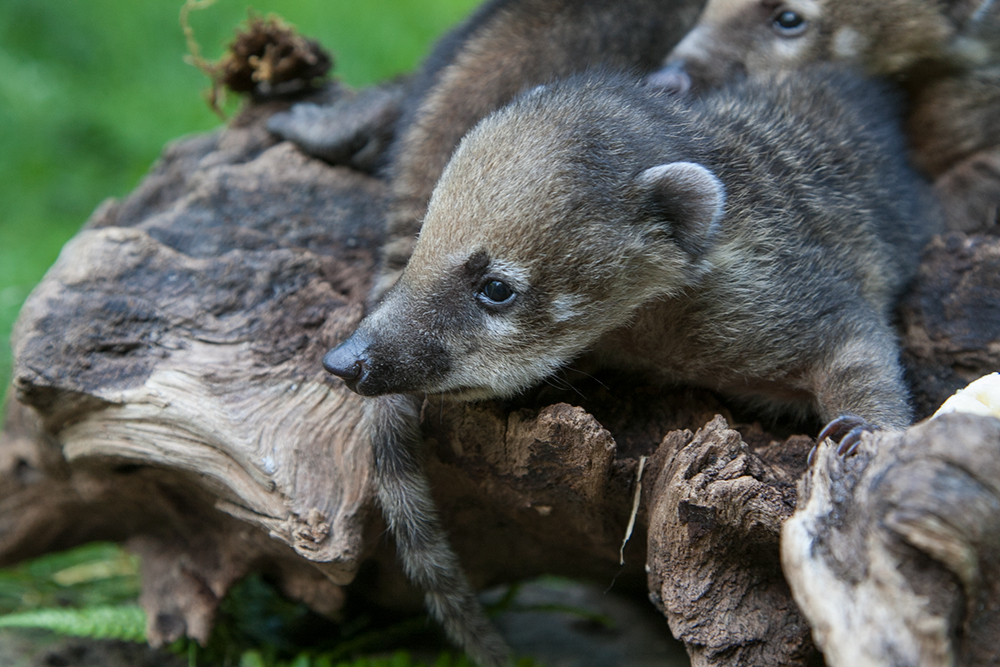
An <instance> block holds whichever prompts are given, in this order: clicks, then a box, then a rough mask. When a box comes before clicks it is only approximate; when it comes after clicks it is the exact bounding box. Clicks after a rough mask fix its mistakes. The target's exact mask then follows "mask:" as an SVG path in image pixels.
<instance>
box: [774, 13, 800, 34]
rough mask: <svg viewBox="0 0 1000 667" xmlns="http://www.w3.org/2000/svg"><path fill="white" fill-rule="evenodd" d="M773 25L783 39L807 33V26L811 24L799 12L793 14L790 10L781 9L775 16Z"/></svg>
mask: <svg viewBox="0 0 1000 667" xmlns="http://www.w3.org/2000/svg"><path fill="white" fill-rule="evenodd" d="M771 25H773V26H774V29H775V30H777V31H778V34H779V35H781V36H782V37H798V36H799V35H801V34H802V33H804V32H805V31H806V26H808V25H809V23H808V22H807V21H806V20H805V19H804V18H802V15H801V14H799V13H798V12H793V11H792V10H790V9H780V10H778V11H777V13H775V14H774V18H772V19H771Z"/></svg>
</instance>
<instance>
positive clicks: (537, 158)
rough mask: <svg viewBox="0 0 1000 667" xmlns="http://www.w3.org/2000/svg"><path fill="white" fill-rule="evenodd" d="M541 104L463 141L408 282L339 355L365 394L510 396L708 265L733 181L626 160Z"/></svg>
mask: <svg viewBox="0 0 1000 667" xmlns="http://www.w3.org/2000/svg"><path fill="white" fill-rule="evenodd" d="M525 106H528V107H533V106H534V105H533V104H527V105H525V104H521V105H517V106H516V107H515V109H514V110H510V108H508V109H507V110H504V111H502V112H500V113H499V114H496V115H494V116H492V117H490V118H488V119H487V120H485V121H483V122H482V123H480V125H479V126H477V128H475V129H474V130H473V131H472V132H471V133H470V134H469V135H468V136H467V137H466V138H465V139H464V140H463V142H462V144H461V145H460V146H459V148H458V150H457V151H456V153H455V155H454V157H453V158H452V160H451V162H450V163H449V166H448V168H447V169H446V170H445V172H444V174H443V176H442V178H441V180H440V182H439V183H438V186H437V188H436V189H435V191H434V195H433V197H432V198H431V202H430V205H429V208H428V212H427V216H426V219H425V221H424V223H423V227H422V229H421V233H420V238H419V240H418V242H417V245H416V248H415V249H414V252H413V255H412V257H411V259H410V261H409V263H408V264H407V266H406V269H405V270H404V272H403V274H402V276H401V277H400V279H399V281H398V282H397V284H396V285H395V286H394V287H393V288H392V289H391V290H390V291H389V292H388V293H387V295H386V297H385V298H384V300H383V301H382V302H381V303H380V304H379V305H378V306H377V307H376V309H375V310H374V311H373V312H372V313H371V314H369V315H368V316H367V317H366V318H365V319H364V320H363V321H362V323H361V324H360V326H359V327H358V330H357V331H356V332H355V333H354V334H353V335H352V336H351V338H349V339H348V340H347V341H345V342H344V343H343V344H341V345H340V346H339V347H337V348H335V349H333V350H332V351H331V352H329V353H328V354H327V356H326V357H325V358H324V366H325V367H326V368H327V370H328V371H330V372H331V373H333V374H335V375H337V376H339V377H341V378H343V379H344V380H345V381H346V382H347V383H348V386H349V387H351V388H352V389H353V390H355V391H357V392H358V393H360V394H363V395H377V394H384V393H429V394H449V395H452V396H454V397H456V398H459V399H463V400H476V399H480V398H486V397H499V396H510V395H512V394H515V393H517V392H519V391H521V390H523V389H525V388H527V387H529V386H531V385H533V384H536V383H537V382H539V381H540V380H542V379H543V378H544V377H545V376H547V375H549V374H550V373H551V372H552V371H554V370H555V369H556V368H558V367H559V366H561V365H563V364H565V363H566V362H568V361H570V360H572V359H573V358H574V357H576V356H577V355H579V354H580V353H582V352H583V351H585V350H586V349H587V348H588V347H589V346H591V345H592V344H593V343H594V342H595V341H596V340H597V339H598V338H599V337H600V336H601V335H602V334H603V333H606V332H607V331H609V330H611V329H614V328H616V327H618V326H621V325H623V324H626V323H627V322H628V321H629V319H630V317H631V316H632V314H633V313H634V311H635V310H636V309H637V308H638V307H639V306H641V305H642V304H644V303H646V302H647V301H649V300H650V299H653V298H658V297H663V296H669V295H671V294H674V293H676V292H678V291H679V290H681V289H683V287H684V286H685V285H687V284H690V283H691V282H692V281H693V280H695V279H696V278H697V276H698V274H699V271H700V270H701V268H700V267H701V266H702V264H703V260H702V258H703V256H704V255H705V253H706V251H707V249H708V248H709V246H710V245H711V242H712V237H713V234H714V230H715V227H716V224H717V223H716V221H717V219H718V218H719V217H720V215H721V213H722V209H723V199H724V194H723V189H722V186H721V184H720V183H719V181H718V179H716V178H715V176H713V175H712V174H711V173H710V172H709V171H708V170H707V169H705V168H703V167H701V166H698V165H694V164H690V163H685V162H676V163H669V164H662V165H654V166H652V167H650V168H645V169H633V170H629V169H625V170H622V171H620V170H619V169H617V168H614V167H613V166H611V165H610V164H607V163H610V162H612V160H610V159H608V160H605V159H603V158H602V157H601V156H600V155H597V154H596V153H595V151H596V152H600V151H601V150H602V149H600V148H595V147H594V146H590V147H587V146H583V147H581V146H580V145H579V144H580V141H579V139H578V138H574V137H572V136H570V135H567V134H564V133H563V132H562V131H560V129H559V122H558V121H559V119H558V118H549V117H546V116H545V115H544V114H542V113H528V112H525V111H524V110H523V109H522V108H521V107H525ZM584 160H585V161H586V164H583V162H582V161H584Z"/></svg>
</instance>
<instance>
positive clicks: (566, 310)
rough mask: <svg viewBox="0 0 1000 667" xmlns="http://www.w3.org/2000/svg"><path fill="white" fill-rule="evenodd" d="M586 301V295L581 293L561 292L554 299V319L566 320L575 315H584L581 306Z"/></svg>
mask: <svg viewBox="0 0 1000 667" xmlns="http://www.w3.org/2000/svg"><path fill="white" fill-rule="evenodd" d="M584 303H586V297H583V296H581V295H579V294H560V295H559V296H557V297H556V298H554V299H552V305H551V308H552V319H553V320H554V321H556V322H565V321H567V320H571V319H573V318H574V317H579V316H580V315H583V309H582V308H581V307H580V306H582V305H583V304H584Z"/></svg>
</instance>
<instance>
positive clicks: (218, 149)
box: [0, 90, 1000, 665]
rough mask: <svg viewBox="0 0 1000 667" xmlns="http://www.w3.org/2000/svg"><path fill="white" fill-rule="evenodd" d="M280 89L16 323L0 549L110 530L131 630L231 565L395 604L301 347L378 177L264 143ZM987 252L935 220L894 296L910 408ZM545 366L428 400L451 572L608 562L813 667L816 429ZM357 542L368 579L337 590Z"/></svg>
mask: <svg viewBox="0 0 1000 667" xmlns="http://www.w3.org/2000/svg"><path fill="white" fill-rule="evenodd" d="M340 93H343V91H340ZM337 94H338V91H336V90H334V91H332V92H331V91H327V93H326V95H327V96H328V97H332V98H335V97H336V95H337ZM386 97H387V98H391V95H390V96H386ZM372 99H373V98H371V97H367V98H364V100H365V102H364V103H365V104H369V103H371V100H372ZM375 99H377V98H375ZM278 108H280V107H279V106H278V105H274V106H267V105H261V106H256V107H251V108H250V109H249V110H248V111H247V112H245V113H244V114H243V115H242V116H241V118H240V119H238V121H237V122H235V123H234V124H233V126H232V127H230V128H229V129H226V130H224V131H220V132H218V133H215V134H213V135H209V136H205V137H196V138H192V139H187V140H185V141H183V142H180V143H178V144H175V145H174V146H172V147H170V148H168V150H167V151H166V152H165V153H164V156H163V158H162V160H161V161H160V163H159V164H158V165H157V166H156V168H155V169H154V170H153V172H152V173H151V174H150V175H149V176H148V177H147V178H146V180H145V181H144V182H143V184H142V185H140V187H139V188H138V189H137V190H136V192H134V193H133V194H132V195H131V196H129V197H128V198H127V199H126V200H125V201H123V202H110V203H107V204H105V205H103V206H102V207H101V208H100V209H98V211H97V212H95V214H94V216H93V217H92V219H91V221H90V222H89V223H88V224H87V226H86V227H85V228H84V229H83V230H82V231H81V233H80V235H78V237H77V238H75V239H74V240H73V241H71V243H70V244H68V245H67V247H66V248H65V249H64V251H63V253H62V255H61V256H60V258H59V260H58V262H57V263H56V265H55V266H53V268H52V269H51V270H50V271H49V273H48V274H47V275H46V277H45V279H44V280H43V282H42V283H41V284H40V285H39V287H38V288H37V289H36V290H35V291H34V292H33V294H32V296H31V297H30V298H29V300H28V301H27V303H26V304H25V307H24V309H23V311H22V314H21V317H20V319H19V322H18V324H17V326H16V329H15V336H14V351H15V372H14V376H15V380H14V386H15V397H16V400H12V401H10V404H9V406H8V412H9V414H8V419H7V424H6V427H5V431H4V433H3V435H2V438H0V561H2V562H12V561H14V560H18V559H22V558H25V557H28V556H30V555H33V554H37V553H42V552H44V551H47V550H51V549H56V548H62V547H66V546H70V545H72V544H76V543H79V542H82V541H86V540H91V539H113V540H118V541H122V542H126V543H127V544H128V545H129V546H130V547H131V548H132V549H134V550H136V551H137V552H139V553H140V554H141V555H142V556H143V563H144V565H143V580H144V584H143V586H144V591H143V597H142V603H143V605H144V606H145V607H146V609H147V611H148V612H149V619H150V620H149V623H150V627H149V630H150V638H151V639H152V640H153V641H154V642H160V641H167V640H170V639H172V638H174V637H177V636H180V635H181V634H187V635H189V636H192V637H195V638H198V639H204V638H205V637H206V636H207V632H208V629H209V628H210V625H211V621H212V618H213V615H214V612H215V608H216V606H217V604H218V602H219V600H220V598H221V597H222V595H224V594H225V591H226V589H227V588H228V587H229V586H230V585H231V584H232V583H233V582H234V581H235V580H237V579H238V578H239V577H241V576H243V575H244V574H245V573H247V572H251V571H266V572H268V573H270V574H271V575H273V576H274V577H275V579H276V580H277V581H279V582H280V583H281V584H282V586H283V588H284V590H285V591H286V592H288V593H289V594H290V595H293V596H295V597H298V598H300V599H304V600H305V601H306V602H307V603H308V604H310V605H311V606H313V607H314V608H316V609H317V610H319V611H321V612H324V613H328V614H329V613H332V612H334V611H336V610H337V609H338V608H339V606H340V604H341V603H342V601H343V599H344V596H345V595H364V596H367V597H369V598H372V599H375V600H377V601H380V602H382V603H385V604H388V605H394V606H406V605H415V604H418V600H419V596H418V595H415V594H414V591H413V590H412V589H411V588H410V587H409V586H408V585H407V584H406V583H405V580H404V579H403V578H402V576H401V573H400V572H399V571H398V569H397V568H396V567H395V565H394V558H393V551H392V546H391V544H387V543H386V541H385V540H384V539H383V537H382V533H383V525H382V523H381V518H380V517H379V515H378V512H377V511H374V508H373V505H372V497H373V494H372V489H371V476H370V473H371V461H370V456H369V452H368V451H367V449H366V447H365V441H364V438H363V434H361V433H359V431H358V428H357V425H358V420H359V417H360V410H359V405H360V403H359V401H360V399H359V398H358V397H356V396H355V395H354V394H352V393H350V392H349V391H347V390H346V389H345V388H344V387H343V386H342V385H341V384H339V383H338V382H334V381H332V380H330V379H329V378H328V377H327V376H326V375H325V373H324V372H323V371H322V369H321V368H320V365H319V360H320V358H321V356H322V354H323V352H325V351H326V350H327V349H328V348H329V347H331V346H333V345H335V344H336V343H337V342H339V341H340V340H342V339H343V338H345V337H346V335H347V334H349V333H350V331H351V330H352V328H353V326H354V325H355V324H356V323H357V322H358V321H359V319H360V317H361V315H362V313H363V302H364V296H365V294H366V293H367V286H368V283H369V281H370V279H371V275H372V269H373V266H374V257H375V253H376V251H377V248H378V245H379V242H380V240H381V219H382V214H383V210H384V201H385V199H384V198H385V192H386V188H385V184H384V183H383V182H382V181H380V180H378V179H377V178H375V177H373V176H370V175H368V174H364V173H360V172H358V171H355V170H353V169H351V168H348V167H343V166H331V165H329V164H326V163H324V162H321V161H319V160H316V159H313V158H310V157H307V156H305V155H303V154H302V153H301V152H300V151H299V150H298V149H297V148H296V147H295V146H293V145H292V144H290V143H288V142H278V141H277V139H275V138H274V137H273V136H272V135H270V134H269V133H268V132H267V131H266V130H265V123H266V119H267V117H268V116H269V115H270V114H271V113H272V112H273V111H274V110H275V109H278ZM389 115H390V116H391V114H389ZM998 255H1000V240H998V239H993V238H977V237H968V236H964V235H960V234H956V235H953V236H949V237H947V238H946V239H945V240H942V241H939V242H938V244H937V245H935V246H934V247H933V248H932V250H931V252H930V253H929V255H928V260H927V262H926V263H925V265H924V270H923V272H922V273H921V275H920V276H919V278H918V280H917V282H916V284H915V286H914V289H913V291H912V293H911V296H910V297H909V298H908V300H907V301H906V304H905V306H904V308H903V310H902V319H903V331H904V342H905V344H906V359H907V362H908V367H909V371H910V377H911V379H912V381H913V386H914V393H915V397H916V400H917V404H918V405H919V406H920V408H921V410H923V411H924V412H926V411H927V407H925V406H932V405H936V404H937V403H939V402H940V400H941V398H943V395H944V394H946V393H950V391H952V390H953V389H954V388H955V387H956V386H958V385H960V384H964V382H963V381H962V378H964V377H966V376H968V375H971V374H974V373H978V372H979V371H980V370H986V369H988V370H992V368H990V366H993V367H997V366H1000V363H998V361H1000V359H998V357H1000V344H998V341H1000V334H998V333H997V332H1000V327H994V328H992V329H991V328H990V327H989V325H988V323H989V322H990V321H991V320H989V319H988V318H989V317H992V316H993V313H994V312H995V311H992V310H989V309H988V308H984V307H979V308H976V307H975V304H980V305H981V306H982V305H988V304H989V303H991V301H990V300H991V299H992V300H993V301H992V303H996V302H997V299H998V295H1000V285H997V284H996V282H995V276H996V272H995V268H994V269H991V268H990V267H992V266H993V265H992V264H991V262H994V261H996V260H995V258H996V257H997V256H998ZM991 270H992V271H993V272H992V273H991ZM952 284H958V285H959V286H960V289H956V290H951V288H950V287H949V286H950V285H952ZM945 290H949V291H948V299H950V301H949V302H948V303H947V304H946V305H947V307H945V308H942V303H943V302H944V301H943V300H942V298H941V295H942V294H944V293H945ZM983 318H987V319H983ZM983 322H986V324H982V323H983ZM968 331H972V332H974V335H971V336H966V338H962V336H964V335H965V333H964V332H968ZM967 340H971V342H966V341H967ZM970 346H971V347H970ZM556 384H559V385H560V386H561V385H563V384H566V385H567V387H570V386H571V388H567V387H549V386H546V387H542V388H541V389H539V390H537V391H535V392H532V393H531V394H529V395H526V396H523V397H521V398H519V399H518V400H517V401H512V402H507V403H499V402H486V403H480V404H475V405H452V404H448V403H439V402H437V401H428V402H426V403H425V406H424V416H423V428H424V434H425V437H426V440H427V449H428V455H429V456H428V458H429V460H428V468H429V474H430V477H431V480H432V482H433V485H434V492H435V497H436V500H437V502H438V503H439V505H440V507H441V509H442V516H443V519H444V522H445V524H446V526H447V527H448V529H449V532H450V536H451V539H452V541H453V543H454V545H455V547H456V550H457V551H458V553H459V555H460V556H461V558H462V560H463V563H464V565H465V567H466V568H467V569H468V571H469V574H470V578H471V579H472V581H473V582H474V583H475V584H476V585H487V584H493V583H498V582H504V581H513V580H517V579H522V578H525V577H530V576H534V575H537V574H540V573H553V574H562V575H568V576H575V577H588V578H595V579H597V580H599V581H604V582H611V581H613V580H615V577H618V578H617V584H616V585H617V586H619V587H621V588H624V589H631V588H636V587H638V588H643V589H644V588H646V587H647V586H648V590H649V592H650V594H651V595H652V597H653V599H654V602H655V603H656V604H657V605H658V606H659V607H660V608H661V610H663V612H664V613H665V615H666V616H667V620H668V621H669V624H670V629H671V630H672V631H673V632H674V634H675V635H677V636H678V637H680V638H681V639H683V640H684V641H685V642H686V643H687V645H688V648H689V652H690V653H691V655H692V658H693V661H694V663H695V664H698V665H755V664H789V665H795V664H799V665H804V664H812V663H815V662H817V661H818V660H819V658H818V654H817V653H816V651H815V648H814V647H813V646H812V643H811V640H810V638H809V626H808V624H807V623H806V621H805V619H804V618H803V617H802V615H801V614H800V612H799V611H798V608H797V607H796V605H795V604H794V603H793V602H792V599H791V596H790V593H789V591H788V588H787V585H786V584H785V581H784V579H783V577H782V574H781V572H780V569H779V542H778V540H779V530H780V526H781V524H782V522H783V521H784V519H785V518H786V517H787V516H789V514H790V513H791V512H792V510H793V509H794V506H795V502H796V494H795V489H794V482H795V480H796V479H798V477H799V476H800V475H801V474H802V472H803V471H804V470H805V458H806V455H807V452H808V450H809V448H810V447H811V446H812V440H811V439H810V438H808V437H806V436H789V435H788V433H792V432H794V430H792V429H794V428H797V429H800V430H801V428H802V425H788V424H778V425H775V427H776V428H775V430H776V431H777V432H781V433H784V434H785V435H783V436H780V437H777V436H774V435H772V434H770V433H768V432H765V431H764V430H762V429H761V428H760V427H759V425H756V424H754V423H753V421H752V420H753V418H754V417H753V415H749V416H748V415H744V414H741V413H739V412H736V413H735V414H736V415H737V417H734V416H733V414H734V413H733V412H731V411H730V410H729V409H728V408H727V407H726V406H725V405H723V404H721V403H719V400H718V399H717V397H715V396H713V395H712V394H710V393H708V392H704V391H697V390H676V391H664V390H662V389H661V388H657V387H651V386H648V385H646V384H644V383H642V382H641V381H640V380H637V379H636V378H632V377H628V376H624V375H621V374H615V373H603V374H600V375H599V378H588V377H584V376H580V377H577V376H573V377H569V376H567V377H566V378H562V379H560V380H558V381H557V382H556ZM717 414H721V415H723V416H724V419H723V418H716V417H715V415H717ZM728 424H732V425H733V429H735V430H733V429H730V428H729V427H728ZM809 428H815V425H810V426H809ZM641 456H648V457H650V458H649V461H648V464H647V465H646V466H645V469H644V472H643V476H642V491H641V495H640V497H641V503H640V505H639V509H638V516H637V521H636V530H635V535H634V536H633V537H632V539H631V541H630V542H629V543H628V546H627V547H626V548H625V549H624V556H625V558H624V560H625V564H624V566H622V565H620V564H619V552H620V550H621V549H622V541H623V539H624V537H625V533H626V527H627V525H628V523H629V515H630V510H631V508H632V504H633V498H634V496H635V494H636V493H637V481H638V480H637V478H638V471H639V468H640V465H639V460H640V457H641ZM858 460H859V461H860V460H861V459H858ZM918 495H919V493H918ZM920 497H923V496H920ZM927 500H928V503H932V501H933V498H932V497H931V496H927ZM366 559H370V560H373V561H374V562H375V563H376V564H377V567H376V568H375V572H374V574H372V575H371V576H368V575H366V576H365V577H364V582H363V585H359V583H358V582H356V583H355V584H354V585H350V584H351V582H352V581H354V578H355V575H356V574H357V572H358V568H359V567H360V565H361V563H362V562H363V561H365V560H366ZM644 565H645V566H646V570H647V571H648V575H647V573H646V572H644V571H643V566H644ZM983 571H984V572H985V571H987V570H983ZM647 576H648V581H647ZM343 586H348V588H347V589H346V591H345V590H344V589H343V588H342V587H343ZM984 590H985V589H984ZM988 599H989V602H990V604H992V603H993V601H994V600H995V598H992V597H991V598H988ZM969 664H986V663H985V662H979V663H971V662H970V663H969Z"/></svg>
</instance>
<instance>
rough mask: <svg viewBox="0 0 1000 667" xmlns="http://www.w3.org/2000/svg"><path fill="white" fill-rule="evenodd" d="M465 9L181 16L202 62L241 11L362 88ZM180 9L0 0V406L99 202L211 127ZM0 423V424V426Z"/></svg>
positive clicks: (424, 6)
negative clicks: (51, 283)
mask: <svg viewBox="0 0 1000 667" xmlns="http://www.w3.org/2000/svg"><path fill="white" fill-rule="evenodd" d="M476 4H477V0H365V1H361V2H359V1H357V0H261V1H260V2H256V3H254V4H252V5H251V4H248V3H247V2H246V1H245V0H218V1H217V2H216V3H215V4H214V5H212V6H211V7H208V8H207V9H204V10H201V11H195V12H192V13H191V20H190V22H191V25H192V27H193V28H194V30H195V34H196V37H197V39H198V41H199V43H200V44H201V48H202V52H203V54H204V55H205V56H206V57H207V58H209V59H213V60H214V59H216V58H218V57H219V56H220V55H221V54H222V52H223V50H224V46H225V44H227V43H228V42H229V41H230V39H231V38H232V35H233V30H234V28H235V27H236V26H237V25H238V24H240V23H242V22H244V21H245V20H246V17H247V11H248V9H249V8H252V9H253V10H254V11H256V12H257V13H260V14H267V13H272V12H273V13H275V14H278V15H280V16H282V17H283V18H284V19H286V20H287V21H289V22H291V23H292V24H294V25H295V26H297V27H298V29H299V31H300V32H302V33H303V34H304V35H306V36H308V37H312V38H315V39H317V40H319V42H320V43H321V44H323V46H325V47H326V48H327V49H328V50H330V51H331V52H332V53H333V55H334V58H335V60H336V64H335V69H334V74H335V75H336V76H338V77H340V78H341V79H342V80H344V81H345V82H347V83H348V84H350V85H354V86H363V85H366V84H370V83H373V82H376V81H379V80H381V79H384V78H387V77H390V76H392V75H394V74H397V73H399V72H404V71H408V70H410V69H412V68H413V67H414V66H415V65H416V64H417V63H418V62H419V61H420V59H421V58H422V57H423V55H424V54H425V53H426V52H427V50H428V49H429V48H430V45H431V43H432V42H433V40H434V39H435V38H436V37H437V36H438V35H440V34H441V33H442V32H443V31H444V30H446V29H447V28H448V27H449V26H452V25H454V24H455V23H456V22H457V21H459V20H460V19H461V18H462V17H463V16H465V15H466V14H467V13H468V12H469V11H470V9H471V8H472V7H473V6H475V5H476ZM182 5H183V2H182V1H181V0H143V1H142V2H136V1H135V0H0V395H2V393H3V392H4V389H3V388H5V387H7V384H8V381H9V378H10V370H11V356H10V346H9V343H8V341H9V335H10V331H11V327H12V326H13V323H14V320H15V319H16V317H17V312H18V310H19V309H20V307H21V304H22V303H23V302H24V299H25V297H27V296H28V293H29V292H30V291H31V289H32V288H33V287H34V285H35V284H36V283H37V282H38V281H39V279H41V277H42V275H43V274H44V273H45V270H46V269H47V268H48V267H49V266H50V265H51V264H52V262H53V261H55V258H56V256H57V255H58V253H59V249H60V248H61V247H62V245H63V244H64V243H65V242H66V241H67V240H68V239H69V238H70V237H71V236H72V235H73V234H74V233H75V232H76V230H78V229H79V228H80V226H81V225H82V224H83V222H84V221H85V220H86V219H87V217H88V216H89V215H90V213H91V211H93V209H94V208H95V207H96V206H97V204H98V203H100V202H101V200H103V199H104V198H105V197H109V196H110V197H122V196H124V195H126V194H127V193H128V192H129V190H131V189H132V188H133V187H134V186H135V185H136V183H137V182H138V181H139V179H141V178H142V176H143V174H144V173H145V172H146V171H147V170H148V169H149V166H150V164H151V163H152V162H153V160H155V159H156V157H157V155H158V154H159V153H160V150H161V148H162V147H163V145H164V143H166V142H168V141H170V140H171V139H174V138H176V137H179V136H181V135H184V134H189V133H192V132H202V131H206V130H210V129H212V128H214V127H216V126H218V125H219V119H218V118H217V117H216V116H215V115H214V114H213V113H212V112H211V111H209V109H208V107H207V106H206V105H205V103H204V102H203V101H202V98H201V93H202V90H203V89H204V88H206V87H207V84H208V82H207V79H206V78H205V77H204V76H203V75H202V74H201V73H200V72H198V71H197V70H196V69H195V68H194V67H191V66H190V65H187V64H185V63H184V62H183V57H184V55H185V53H186V52H187V49H186V46H185V41H184V35H183V32H182V30H181V28H180V25H179V22H178V15H179V11H180V8H181V6H182ZM0 421H2V416H0Z"/></svg>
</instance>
